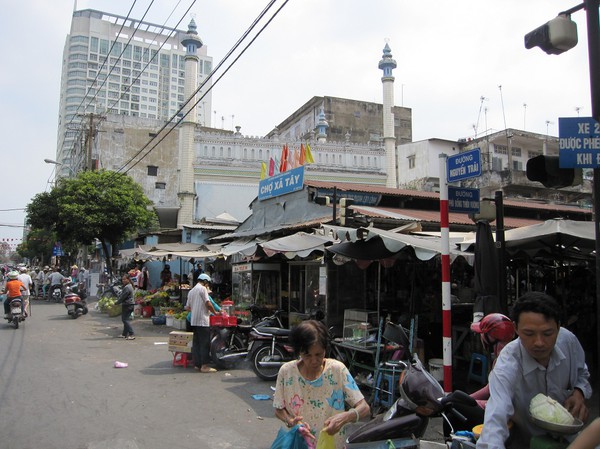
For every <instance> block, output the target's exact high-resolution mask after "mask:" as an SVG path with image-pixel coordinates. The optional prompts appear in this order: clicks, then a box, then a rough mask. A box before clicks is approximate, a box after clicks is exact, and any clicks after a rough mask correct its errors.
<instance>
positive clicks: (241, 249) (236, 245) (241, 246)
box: [221, 237, 260, 257]
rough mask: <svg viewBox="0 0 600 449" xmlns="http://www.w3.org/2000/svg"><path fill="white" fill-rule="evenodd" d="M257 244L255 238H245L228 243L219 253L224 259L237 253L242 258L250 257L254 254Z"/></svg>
mask: <svg viewBox="0 0 600 449" xmlns="http://www.w3.org/2000/svg"><path fill="white" fill-rule="evenodd" d="M259 243H260V242H259V241H258V240H257V239H255V238H251V237H245V238H241V239H238V240H235V241H233V242H231V243H228V244H227V245H225V246H224V247H223V248H222V249H221V252H222V253H223V255H224V256H225V257H229V256H231V255H233V254H238V253H239V254H241V255H242V256H244V257H250V256H253V255H254V253H256V249H257V248H258V244H259Z"/></svg>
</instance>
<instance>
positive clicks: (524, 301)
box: [477, 292, 592, 449]
mask: <svg viewBox="0 0 600 449" xmlns="http://www.w3.org/2000/svg"><path fill="white" fill-rule="evenodd" d="M513 321H514V323H515V327H516V332H517V336H518V338H517V339H516V340H513V341H512V342H510V343H509V344H507V345H506V346H505V347H504V349H502V352H500V355H499V356H498V359H497V361H496V364H495V366H494V369H493V370H492V372H491V374H490V380H489V386H490V399H489V400H488V402H487V405H486V409H485V419H484V425H483V431H482V433H481V436H480V437H479V440H478V441H477V448H478V449H499V448H504V447H507V446H506V443H505V442H506V440H507V439H508V437H509V429H508V422H509V420H510V421H512V422H513V424H514V425H513V429H512V431H511V434H510V436H511V443H510V446H509V447H510V448H517V449H521V448H524V449H525V448H529V442H530V439H531V437H532V436H536V435H543V434H544V433H545V431H544V430H543V429H540V428H538V427H536V426H535V425H534V424H533V423H531V422H530V420H529V404H530V402H531V399H533V397H534V396H536V395H537V394H538V393H543V394H545V395H547V396H549V397H551V398H552V399H554V400H555V401H558V402H559V403H561V404H563V405H564V406H565V408H566V409H567V410H568V411H569V412H570V413H571V415H573V416H574V417H575V418H579V419H581V420H582V421H585V420H586V419H587V415H588V409H587V407H586V405H585V400H586V399H589V398H590V397H591V395H592V388H591V386H590V382H589V377H590V374H589V372H588V368H587V365H586V363H585V354H584V351H583V348H582V347H581V344H580V343H579V341H578V340H577V337H575V335H573V334H572V333H571V332H570V331H568V330H567V329H565V328H563V327H561V325H560V324H561V311H560V307H559V305H558V303H557V302H556V300H555V299H554V298H553V297H551V296H549V295H547V294H545V293H542V292H528V293H526V294H524V295H523V296H521V297H520V298H519V299H518V300H517V301H516V302H515V305H514V307H513ZM568 438H570V439H572V437H568Z"/></svg>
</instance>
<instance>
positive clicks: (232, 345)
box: [210, 305, 283, 369]
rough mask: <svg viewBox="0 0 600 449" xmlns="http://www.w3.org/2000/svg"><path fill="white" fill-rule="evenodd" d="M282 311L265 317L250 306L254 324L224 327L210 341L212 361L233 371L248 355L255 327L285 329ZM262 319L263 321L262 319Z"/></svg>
mask: <svg viewBox="0 0 600 449" xmlns="http://www.w3.org/2000/svg"><path fill="white" fill-rule="evenodd" d="M281 313H282V311H281V310H278V311H276V312H275V313H274V314H272V315H270V316H266V317H263V315H262V314H261V313H260V309H259V308H258V307H256V306H254V305H252V306H250V314H251V317H252V318H251V322H252V324H240V323H239V322H238V325H237V326H233V327H222V328H218V330H217V331H216V332H215V333H214V335H213V337H212V339H211V341H210V354H211V358H212V361H213V363H214V364H215V365H217V367H219V368H221V369H231V368H233V367H234V366H235V365H236V364H237V363H239V362H240V361H241V360H243V359H244V358H246V356H247V355H248V343H249V340H250V332H251V331H252V329H253V328H254V327H264V326H267V327H268V326H273V327H280V328H282V327H283V324H282V322H281ZM261 318H262V319H261Z"/></svg>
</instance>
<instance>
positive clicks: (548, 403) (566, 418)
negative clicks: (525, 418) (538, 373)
mask: <svg viewBox="0 0 600 449" xmlns="http://www.w3.org/2000/svg"><path fill="white" fill-rule="evenodd" d="M529 420H530V421H531V422H532V423H534V424H535V425H536V426H538V427H540V428H541V429H544V430H545V431H547V432H550V433H552V434H555V435H572V434H574V433H577V432H579V431H580V430H581V428H582V427H583V422H582V421H581V420H579V419H577V418H575V417H573V416H572V415H571V413H569V411H568V410H567V409H566V408H564V407H563V406H562V405H561V404H560V403H559V402H557V401H555V400H554V399H552V398H551V397H549V396H546V395H544V394H541V393H540V394H538V395H536V396H535V397H534V398H533V399H532V400H531V402H530V404H529Z"/></svg>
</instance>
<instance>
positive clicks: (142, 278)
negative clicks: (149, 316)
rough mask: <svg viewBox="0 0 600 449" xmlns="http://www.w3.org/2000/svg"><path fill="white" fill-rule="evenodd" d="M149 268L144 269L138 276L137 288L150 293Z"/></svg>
mask: <svg viewBox="0 0 600 449" xmlns="http://www.w3.org/2000/svg"><path fill="white" fill-rule="evenodd" d="M148 281H149V279H148V268H146V267H142V271H141V272H140V274H139V275H138V283H137V287H138V288H139V289H140V290H144V291H148Z"/></svg>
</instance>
